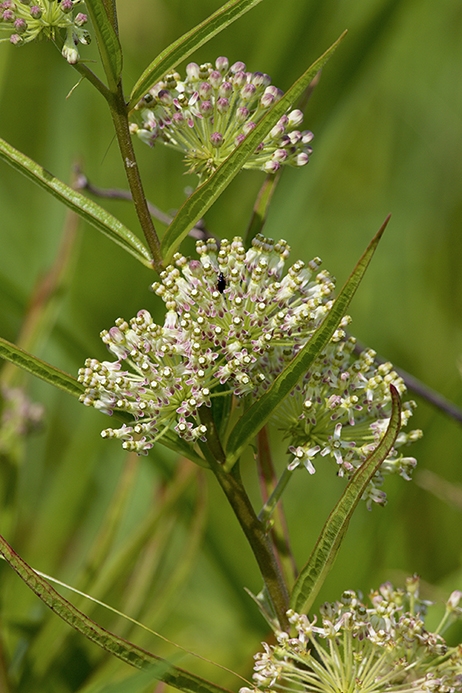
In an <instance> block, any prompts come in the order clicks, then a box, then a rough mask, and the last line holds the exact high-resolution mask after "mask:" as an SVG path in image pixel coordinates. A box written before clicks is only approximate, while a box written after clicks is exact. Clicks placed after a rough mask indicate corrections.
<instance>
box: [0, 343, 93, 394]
mask: <svg viewBox="0 0 462 693" xmlns="http://www.w3.org/2000/svg"><path fill="white" fill-rule="evenodd" d="M0 358H3V359H6V360H7V361H10V362H11V363H14V364H15V366H18V367H19V368H22V369H23V370H25V371H28V372H29V373H32V375H36V376H37V377H38V378H40V379H41V380H44V381H45V382H46V383H49V384H50V385H54V386H55V387H58V388H59V389H60V390H64V392H67V393H68V394H69V395H72V396H73V397H80V395H81V394H83V392H84V389H85V388H84V387H83V385H81V384H80V383H79V382H77V380H76V379H75V378H74V377H73V376H72V375H69V373H65V372H64V371H61V370H59V368H56V367H55V366H52V365H51V364H49V363H47V362H46V361H42V360H41V359H38V358H37V357H36V356H33V355H32V354H29V353H28V352H27V351H24V349H21V347H18V346H16V344H12V343H11V342H8V341H7V340H6V339H3V338H2V337H0Z"/></svg>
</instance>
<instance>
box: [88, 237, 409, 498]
mask: <svg viewBox="0 0 462 693" xmlns="http://www.w3.org/2000/svg"><path fill="white" fill-rule="evenodd" d="M197 252H198V255H199V260H188V259H187V258H185V257H183V256H182V255H180V254H177V255H176V256H175V258H174V262H175V264H174V265H172V266H170V267H168V268H167V269H166V270H165V271H164V272H163V273H162V274H161V281H160V282H156V283H155V284H154V285H153V289H154V291H155V292H156V293H157V294H158V295H159V296H160V297H161V298H162V300H163V301H164V303H165V306H166V308H167V313H166V316H165V320H164V324H163V325H157V324H156V323H154V321H153V319H152V317H151V315H150V313H149V312H148V311H147V310H142V311H140V312H139V313H138V315H137V316H136V317H135V318H133V319H132V320H131V321H130V322H129V323H128V322H126V321H125V320H123V319H119V320H117V321H116V325H115V327H113V328H111V329H110V330H109V331H108V332H107V331H104V332H102V334H101V336H102V339H103V341H104V342H105V343H106V344H107V346H108V348H109V350H110V351H111V353H112V354H113V355H114V356H115V357H116V360H115V361H113V362H110V361H103V362H99V361H97V360H95V359H88V360H87V361H86V363H85V368H82V369H81V370H80V372H79V381H80V382H81V383H83V384H84V385H85V387H86V390H85V394H84V395H82V397H81V401H82V402H83V403H84V404H86V405H88V406H94V407H96V408H97V409H100V410H101V411H103V412H105V413H107V414H112V412H113V411H114V410H122V411H125V412H129V413H130V414H132V415H133V417H134V418H135V420H136V421H135V423H134V425H123V426H122V427H121V428H119V429H113V428H109V429H106V430H105V431H103V436H104V437H115V438H119V439H121V440H122V441H123V446H124V448H126V449H128V450H135V451H137V452H139V453H146V452H147V451H148V450H149V449H151V448H152V446H153V444H154V442H155V441H156V440H158V439H159V438H161V437H162V436H163V435H164V434H165V433H167V431H170V430H171V429H173V430H174V431H175V432H176V434H177V435H178V436H180V437H181V438H183V439H184V440H186V441H187V442H189V443H193V444H194V443H195V442H197V441H204V442H205V441H206V440H207V425H206V422H205V418H206V417H204V416H203V414H202V412H203V411H204V410H203V409H202V408H203V407H204V406H205V407H213V409H214V418H215V419H217V418H218V416H219V415H218V414H217V409H216V407H217V406H218V405H221V410H222V411H226V410H227V411H228V413H229V411H230V408H231V402H233V403H234V406H235V410H236V405H237V413H238V414H239V413H242V412H241V410H240V409H239V404H240V403H243V402H244V401H245V402H247V403H249V402H250V401H251V400H252V399H256V398H258V397H260V396H261V395H262V394H263V393H264V392H265V390H267V389H268V388H269V387H270V386H271V384H272V383H273V382H274V380H275V378H276V377H277V376H278V375H279V374H280V373H281V371H282V370H283V369H284V368H285V366H286V365H287V364H288V363H289V362H290V361H291V360H292V359H293V358H294V356H295V355H296V354H297V353H298V352H299V351H300V349H301V348H302V347H303V346H304V345H305V344H306V343H307V342H308V341H309V340H310V338H311V337H312V335H313V334H314V332H315V331H316V330H317V329H318V327H319V326H320V324H321V322H322V321H323V319H324V317H325V316H326V315H327V313H328V312H329V310H330V309H331V307H332V305H333V292H334V281H333V279H332V277H331V276H330V275H329V273H328V272H326V271H320V263H321V261H320V259H319V258H315V259H314V260H312V261H311V262H309V263H308V264H307V265H305V264H304V263H303V262H301V261H298V262H296V263H294V264H293V265H291V266H290V267H289V268H288V270H287V272H286V273H285V272H284V266H285V262H286V260H287V257H288V255H289V247H288V245H287V243H286V242H285V241H284V240H281V241H278V242H277V243H274V241H271V240H269V239H267V238H264V237H263V236H257V237H256V238H255V239H254V240H253V242H252V247H251V248H250V249H249V250H247V251H246V249H245V247H244V243H243V241H242V239H241V238H237V237H236V238H234V239H233V240H232V241H227V240H223V241H222V243H221V248H220V249H218V247H217V244H216V242H215V241H214V240H209V241H207V243H205V242H203V241H199V242H198V243H197ZM348 322H349V318H347V317H345V318H344V319H343V321H342V323H341V325H340V327H339V328H338V329H337V330H336V332H335V333H334V335H333V337H332V340H331V342H330V344H329V345H328V347H327V348H326V349H325V351H324V352H322V354H321V355H320V357H319V358H318V359H317V360H316V361H315V362H314V364H313V367H312V369H311V370H310V372H309V373H308V374H307V375H306V377H305V378H304V380H303V382H302V383H301V384H300V385H298V386H297V387H296V388H295V390H294V391H293V392H292V394H291V395H289V397H288V398H286V401H285V402H283V403H282V405H281V407H279V409H278V410H277V411H276V414H275V416H274V417H273V420H272V423H277V425H278V426H279V427H280V428H282V429H283V431H284V434H285V435H286V436H287V437H288V438H289V441H290V446H289V451H290V452H291V453H292V461H291V462H290V464H289V469H293V468H295V467H296V466H297V465H298V464H299V462H303V463H304V465H305V466H306V467H307V468H308V470H309V471H311V472H312V471H314V467H313V464H312V461H311V460H312V459H314V457H315V456H317V455H319V456H320V457H325V456H330V457H331V458H332V459H333V460H334V461H335V462H336V468H337V469H338V471H339V472H340V473H341V474H344V473H347V474H349V473H350V472H352V471H354V469H355V468H356V466H358V465H359V464H361V462H362V461H363V460H364V459H365V458H366V457H367V455H368V454H369V452H370V451H371V450H372V449H373V448H374V447H375V446H376V445H377V444H378V443H379V442H380V440H381V438H382V437H383V434H384V432H385V429H386V426H387V424H388V420H389V416H390V410H391V403H390V393H389V383H390V382H393V383H394V385H395V386H396V387H397V388H398V389H399V391H400V392H401V393H404V391H405V386H404V383H403V381H402V380H401V379H400V378H399V377H398V376H397V375H396V373H394V372H393V371H391V367H389V366H388V365H387V366H386V367H383V368H382V367H379V368H376V367H375V365H374V361H373V357H372V352H369V351H368V352H364V353H363V354H361V355H360V356H359V357H358V358H357V359H355V358H354V357H353V355H352V347H353V344H354V340H352V339H351V338H350V339H348V338H347V336H346V335H345V332H344V330H343V328H344V327H345V326H346V325H347V323H348ZM356 393H357V394H356ZM309 402H311V403H312V404H311V405H309ZM226 408H227V409H226ZM307 412H308V413H307ZM411 413H412V406H411V405H410V404H408V405H405V407H404V413H403V420H402V423H403V425H404V424H405V423H407V420H408V418H409V416H410V415H411ZM222 418H223V419H224V423H225V426H226V424H227V423H228V422H229V419H230V417H229V416H228V415H225V416H222ZM217 425H219V422H217ZM416 435H417V434H414V437H416ZM412 437H413V436H412V435H410V434H409V435H408V436H406V435H405V434H404V433H400V438H399V439H398V441H397V446H398V445H401V444H403V443H405V442H410V440H411V439H412ZM406 460H407V461H406ZM414 464H415V460H414V459H413V458H402V457H398V455H397V453H396V451H395V450H394V451H392V452H391V453H390V455H389V458H388V459H387V460H385V462H384V465H383V471H386V472H392V471H399V472H400V473H401V474H402V475H403V476H407V472H408V471H409V468H411V467H412V466H413V465H414ZM379 481H380V480H378V481H377V480H376V482H377V483H379ZM374 489H375V486H374ZM369 495H370V496H371V497H373V500H380V501H382V500H383V494H381V495H380V494H378V493H377V492H375V495H374V492H372V491H371V493H370V494H369Z"/></svg>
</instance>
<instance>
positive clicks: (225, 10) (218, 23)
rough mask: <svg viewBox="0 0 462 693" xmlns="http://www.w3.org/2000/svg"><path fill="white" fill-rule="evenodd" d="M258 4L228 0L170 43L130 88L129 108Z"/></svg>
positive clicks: (249, 0) (248, 1) (255, 0)
mask: <svg viewBox="0 0 462 693" xmlns="http://www.w3.org/2000/svg"><path fill="white" fill-rule="evenodd" d="M260 2H261V0H230V2H226V3H225V4H224V5H223V6H222V7H220V9H218V10H217V11H216V12H214V13H213V14H212V15H210V17H208V18H207V19H205V20H204V21H203V22H201V23H200V24H198V25H197V26H195V27H194V28H193V29H191V31H188V32H187V33H186V34H183V36H181V37H180V38H179V39H177V40H176V41H174V42H173V43H172V44H170V46H168V47H167V48H166V49H165V50H163V51H162V53H160V54H159V55H158V56H157V58H154V60H153V61H152V63H151V64H150V65H148V67H147V68H146V69H145V71H144V72H143V74H142V75H141V77H140V78H139V80H138V81H137V83H136V84H135V86H134V87H133V89H132V93H131V95H130V105H129V108H130V109H132V108H133V107H134V106H136V104H137V103H138V101H139V100H140V99H141V97H142V96H144V95H145V94H146V92H147V91H148V89H149V88H150V87H152V85H153V84H156V82H158V81H159V80H160V79H162V77H163V76H164V75H165V74H167V73H168V72H170V71H171V70H173V68H175V67H176V66H177V65H179V63H181V62H182V61H183V60H186V58H188V57H189V56H190V55H191V54H192V53H194V51H196V50H198V48H200V47H201V46H203V45H204V43H207V41H209V40H210V39H211V38H212V37H213V36H216V34H218V33H219V32H220V31H222V30H223V29H226V27H227V26H229V25H230V24H232V22H234V21H235V20H236V19H239V17H241V16H242V15H243V14H245V13H246V12H248V11H249V10H251V9H252V7H255V5H258V4H259V3H260Z"/></svg>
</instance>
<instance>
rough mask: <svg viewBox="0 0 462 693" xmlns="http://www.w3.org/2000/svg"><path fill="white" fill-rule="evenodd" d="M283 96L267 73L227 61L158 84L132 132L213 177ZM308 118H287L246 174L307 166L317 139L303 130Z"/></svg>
mask: <svg viewBox="0 0 462 693" xmlns="http://www.w3.org/2000/svg"><path fill="white" fill-rule="evenodd" d="M282 94H283V92H282V91H281V90H280V89H278V88H277V87H275V86H273V85H272V84H271V79H270V77H269V76H268V75H266V74H263V73H262V72H247V71H246V66H245V64H244V63H242V62H236V63H234V64H233V65H231V67H229V63H228V59H227V58H223V57H221V58H217V60H216V61H215V67H213V65H212V64H211V63H206V64H204V65H197V64H196V63H190V64H189V65H188V66H187V67H186V77H185V78H184V79H182V78H181V76H180V75H179V74H178V73H177V72H175V73H173V74H169V75H166V76H165V77H164V78H163V80H162V81H161V82H158V83H157V84H155V85H154V86H153V87H152V88H151V89H150V90H149V92H148V93H147V94H146V95H145V96H144V97H143V99H141V101H140V102H139V103H138V105H137V106H136V110H135V121H134V122H133V123H132V124H131V132H132V133H134V134H137V135H138V137H140V139H142V140H143V142H146V143H147V144H149V145H151V146H153V145H154V144H155V143H156V142H157V141H160V142H164V143H165V144H168V145H170V146H172V147H174V148H175V149H178V150H180V151H182V152H183V153H184V154H185V161H186V163H187V164H188V165H189V171H190V172H194V173H197V175H198V176H199V178H200V179H205V178H207V177H208V176H210V175H211V174H212V173H213V172H214V171H215V170H216V168H217V167H218V166H219V165H220V164H221V163H222V162H223V161H224V160H225V159H226V158H227V157H228V156H229V155H230V154H231V153H232V151H233V150H234V149H235V148H236V146H237V145H239V144H240V143H241V142H242V141H243V139H244V138H245V136H246V135H247V134H248V133H249V132H251V131H252V130H253V129H254V128H255V126H256V124H257V123H258V121H259V120H261V118H262V117H263V116H264V115H265V113H266V112H267V111H268V109H269V108H270V106H272V105H273V104H274V103H275V102H276V101H278V100H279V99H280V98H281V96H282ZM302 121H303V113H302V112H301V111H299V110H293V111H291V112H289V113H287V114H286V115H284V116H282V118H280V119H279V121H278V122H277V123H276V124H275V126H274V127H273V129H272V130H271V132H270V133H269V135H267V137H265V139H264V140H263V142H261V143H260V144H259V146H258V147H257V149H256V151H255V152H254V153H253V155H252V156H251V157H250V158H249V159H248V160H247V162H246V163H245V164H244V168H254V169H260V170H263V171H266V172H268V173H275V172H276V171H278V170H279V168H280V167H281V166H282V165H283V164H289V165H291V166H304V165H305V164H307V163H308V159H309V155H310V154H311V151H312V150H311V147H310V146H309V145H310V142H311V140H312V139H313V134H312V133H311V132H309V131H308V130H303V131H300V130H299V126H300V125H301V123H302Z"/></svg>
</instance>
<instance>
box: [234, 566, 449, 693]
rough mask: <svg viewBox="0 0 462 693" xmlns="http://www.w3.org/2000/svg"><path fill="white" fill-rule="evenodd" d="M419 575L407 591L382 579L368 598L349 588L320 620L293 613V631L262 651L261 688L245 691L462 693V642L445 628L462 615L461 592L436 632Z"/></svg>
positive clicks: (258, 661) (257, 671)
mask: <svg viewBox="0 0 462 693" xmlns="http://www.w3.org/2000/svg"><path fill="white" fill-rule="evenodd" d="M418 588H419V579H418V578H417V577H416V576H413V577H411V578H409V579H408V581H407V585H406V590H402V589H397V590H395V589H394V588H393V586H392V585H391V584H390V583H385V584H383V585H382V586H381V587H380V588H379V589H378V590H376V591H374V592H372V593H371V594H370V596H369V602H370V603H369V604H367V603H365V602H363V600H362V598H361V595H360V594H358V593H356V592H354V591H346V592H344V594H343V595H342V597H341V599H340V600H339V601H338V602H334V603H333V604H329V603H326V604H324V606H322V607H321V609H320V615H319V618H317V617H316V616H315V617H313V618H312V619H310V618H308V617H307V616H305V615H299V614H297V613H295V612H293V611H289V612H288V614H287V615H288V617H289V623H290V624H291V626H292V628H293V632H291V633H287V632H277V633H276V640H277V642H276V644H275V645H268V644H266V643H263V647H264V652H261V653H259V654H257V655H256V656H255V667H254V674H253V680H254V684H255V687H254V688H241V690H240V693H270V692H271V693H276V692H279V691H280V692H285V691H288V690H290V691H294V692H295V693H314V692H316V693H347V692H348V693H460V691H462V645H458V646H455V647H450V646H448V645H447V643H446V642H445V640H444V639H443V637H442V635H441V633H442V632H443V630H444V628H445V627H446V626H447V625H448V623H449V622H450V621H451V620H453V619H454V618H458V617H460V615H461V613H460V612H461V610H460V608H459V607H458V606H454V603H455V602H457V604H458V602H459V600H460V595H461V593H460V592H454V593H453V594H452V595H451V597H450V598H449V600H448V603H447V605H446V613H445V615H444V617H443V620H442V622H441V623H440V624H439V626H438V628H437V629H436V631H435V632H434V633H432V632H430V631H428V630H427V629H426V627H425V615H426V609H427V606H428V605H429V602H425V601H422V600H421V599H419V596H418Z"/></svg>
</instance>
